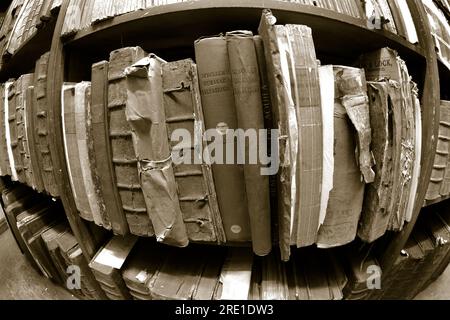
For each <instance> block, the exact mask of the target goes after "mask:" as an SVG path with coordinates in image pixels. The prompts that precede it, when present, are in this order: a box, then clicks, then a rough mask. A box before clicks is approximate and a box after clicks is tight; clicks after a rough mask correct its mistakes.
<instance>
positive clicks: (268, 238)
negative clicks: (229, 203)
mask: <svg viewBox="0 0 450 320" xmlns="http://www.w3.org/2000/svg"><path fill="white" fill-rule="evenodd" d="M226 41H227V49H228V56H229V60H230V72H231V81H232V85H233V93H234V100H235V105H236V116H237V125H238V128H239V129H242V130H244V131H247V130H256V135H257V139H258V141H259V144H260V145H261V144H262V143H265V144H266V143H267V142H266V141H265V140H264V139H261V135H260V132H261V130H263V129H264V113H263V112H264V109H263V102H262V97H261V85H260V83H261V81H260V77H259V65H258V58H257V54H256V48H255V43H254V40H253V33H252V32H251V31H234V32H228V33H227V34H226ZM256 135H254V136H255V137H256ZM240 143H242V144H244V145H243V146H239V148H238V152H239V153H240V156H241V157H243V160H244V161H243V162H244V165H243V170H244V181H245V190H246V195H247V206H248V213H249V217H250V230H251V234H252V244H253V252H254V253H255V254H257V255H259V256H265V255H268V254H269V253H270V251H271V250H272V235H271V233H272V232H271V214H270V213H271V212H270V191H269V177H268V175H267V174H266V173H264V172H263V170H264V169H265V168H264V167H263V165H262V164H261V160H262V159H260V157H259V156H257V154H256V152H257V151H258V148H257V147H256V145H255V144H256V143H257V141H249V142H246V141H245V138H244V139H242V141H240Z"/></svg>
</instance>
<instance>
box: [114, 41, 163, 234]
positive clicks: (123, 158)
mask: <svg viewBox="0 0 450 320" xmlns="http://www.w3.org/2000/svg"><path fill="white" fill-rule="evenodd" d="M145 55H146V54H145V52H144V51H143V50H142V49H141V48H139V47H128V48H123V49H119V50H115V51H113V52H111V54H110V61H109V68H108V81H109V84H108V108H107V119H108V121H107V125H108V130H109V131H108V134H107V135H108V137H109V144H110V150H111V154H112V158H111V159H112V164H113V168H114V173H115V181H116V183H115V185H116V186H117V189H118V192H119V195H120V198H121V202H122V208H123V212H124V213H125V217H126V222H127V223H128V227H129V230H130V232H131V233H132V234H135V235H138V236H153V235H154V230H153V226H152V223H151V221H150V218H149V216H148V213H147V207H146V204H145V198H144V194H143V192H142V190H141V185H140V181H139V175H138V162H137V159H136V154H135V152H134V147H133V139H132V133H131V127H130V124H129V123H128V122H127V119H126V114H125V109H126V103H127V84H126V75H125V73H124V71H125V69H126V68H127V67H129V66H131V65H133V64H134V63H135V62H137V61H139V60H140V59H142V58H144V57H145ZM114 219H120V220H113V217H111V221H112V224H113V226H114V224H115V223H120V225H123V223H124V221H123V220H122V218H120V216H119V217H116V218H114ZM122 228H123V227H122ZM123 232H125V233H126V231H123Z"/></svg>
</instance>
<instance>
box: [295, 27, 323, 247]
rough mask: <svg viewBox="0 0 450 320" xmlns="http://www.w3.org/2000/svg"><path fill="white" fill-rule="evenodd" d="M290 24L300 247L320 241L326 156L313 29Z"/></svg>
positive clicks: (296, 234)
mask: <svg viewBox="0 0 450 320" xmlns="http://www.w3.org/2000/svg"><path fill="white" fill-rule="evenodd" d="M286 28H287V32H288V38H289V41H290V45H291V47H292V50H293V57H292V58H293V60H294V64H295V65H293V66H292V68H293V72H294V73H295V77H296V81H295V83H294V87H293V89H294V98H295V100H294V101H295V104H296V108H297V118H298V127H299V136H300V141H299V147H300V149H299V153H298V158H297V166H298V174H297V175H296V180H297V181H296V183H297V184H298V188H297V194H298V202H299V205H298V206H297V208H296V210H297V212H296V213H295V216H294V229H295V231H293V234H292V235H293V239H292V240H291V241H292V243H293V244H296V245H297V247H305V246H309V245H311V244H314V243H315V242H316V238H317V231H318V225H319V219H320V201H321V184H322V158H323V136H322V134H323V133H322V111H321V103H320V86H319V75H318V66H317V60H316V53H315V49H314V43H313V39H312V32H311V29H310V28H309V27H306V26H301V25H287V26H286Z"/></svg>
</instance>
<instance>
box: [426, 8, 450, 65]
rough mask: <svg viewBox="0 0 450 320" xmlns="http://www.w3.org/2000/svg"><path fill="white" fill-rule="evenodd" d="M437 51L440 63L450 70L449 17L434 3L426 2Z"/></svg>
mask: <svg viewBox="0 0 450 320" xmlns="http://www.w3.org/2000/svg"><path fill="white" fill-rule="evenodd" d="M424 7H425V10H426V12H427V15H428V19H429V22H430V26H431V30H432V34H433V37H434V40H435V46H436V51H437V54H438V57H439V58H440V61H441V62H442V63H443V64H444V65H445V66H446V68H447V69H450V24H449V22H448V18H447V16H446V15H445V14H444V12H442V10H441V9H440V8H439V7H438V6H437V5H436V4H435V3H434V2H433V1H428V0H427V1H424Z"/></svg>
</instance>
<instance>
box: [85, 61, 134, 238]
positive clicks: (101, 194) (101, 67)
mask: <svg viewBox="0 0 450 320" xmlns="http://www.w3.org/2000/svg"><path fill="white" fill-rule="evenodd" d="M108 65H109V64H108V62H107V61H102V62H99V63H96V64H94V65H93V66H92V77H91V103H90V106H91V124H90V126H91V138H92V139H89V141H90V143H92V161H91V165H92V168H93V176H94V183H95V184H96V185H97V186H98V187H97V192H98V198H99V199H103V203H102V204H101V205H100V210H101V214H102V217H103V218H102V220H103V226H104V227H107V228H108V227H110V228H112V230H113V231H114V233H117V234H120V235H125V234H126V233H128V231H129V230H128V225H127V221H126V217H125V214H124V212H123V209H122V201H121V199H120V195H119V192H118V190H117V188H116V187H115V184H116V181H115V176H114V168H113V166H112V163H111V161H105V157H106V158H107V159H111V158H112V153H111V149H110V142H109V131H108V130H109V129H108V128H109V123H108V121H109V120H108V112H107V105H108Z"/></svg>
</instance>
